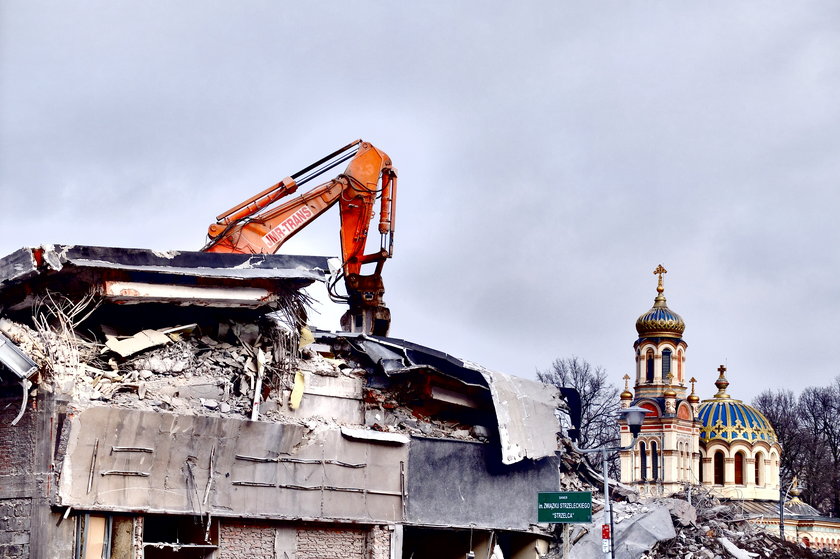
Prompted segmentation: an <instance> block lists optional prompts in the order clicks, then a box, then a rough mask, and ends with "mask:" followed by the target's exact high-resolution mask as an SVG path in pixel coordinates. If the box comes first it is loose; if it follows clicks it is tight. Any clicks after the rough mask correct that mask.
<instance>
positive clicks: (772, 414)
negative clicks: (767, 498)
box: [752, 389, 806, 485]
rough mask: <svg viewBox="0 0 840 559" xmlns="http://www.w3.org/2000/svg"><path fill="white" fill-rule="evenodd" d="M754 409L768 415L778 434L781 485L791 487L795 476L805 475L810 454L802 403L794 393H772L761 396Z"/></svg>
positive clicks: (768, 392)
mask: <svg viewBox="0 0 840 559" xmlns="http://www.w3.org/2000/svg"><path fill="white" fill-rule="evenodd" d="M752 405H753V407H755V408H756V409H757V410H758V411H760V412H761V413H763V414H764V417H766V418H767V420H768V421H769V422H770V424H771V425H772V426H773V429H774V430H775V431H776V437H777V438H778V440H779V444H780V445H782V460H781V471H780V475H781V481H782V484H784V485H787V484H788V483H790V480H791V479H793V476H801V475H802V460H803V456H804V453H805V450H806V442H805V438H804V437H803V426H802V417H801V416H800V414H799V401H798V399H797V397H796V395H795V394H794V393H793V392H792V391H791V390H778V391H775V390H769V389H768V390H765V391H764V392H762V393H761V394H759V395H758V396H757V397H756V398H755V399H754V400H753V402H752Z"/></svg>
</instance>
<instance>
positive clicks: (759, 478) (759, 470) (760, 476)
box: [755, 452, 764, 487]
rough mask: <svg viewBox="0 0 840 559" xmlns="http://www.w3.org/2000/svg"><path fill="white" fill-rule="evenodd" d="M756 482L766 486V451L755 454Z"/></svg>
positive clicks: (758, 484)
mask: <svg viewBox="0 0 840 559" xmlns="http://www.w3.org/2000/svg"><path fill="white" fill-rule="evenodd" d="M755 484H756V485H757V486H759V487H764V453H762V452H759V453H758V454H756V455H755Z"/></svg>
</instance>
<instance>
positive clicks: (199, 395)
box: [0, 296, 489, 441]
mask: <svg viewBox="0 0 840 559" xmlns="http://www.w3.org/2000/svg"><path fill="white" fill-rule="evenodd" d="M54 300H58V297H57V296H56V297H55V299H54ZM54 300H50V303H49V304H44V305H41V306H39V307H38V308H37V310H38V311H39V312H40V314H34V313H33V318H32V321H31V323H30V324H29V325H27V324H25V323H23V322H16V321H12V320H10V319H8V318H3V319H0V332H3V333H4V334H5V335H7V336H8V337H9V338H10V339H11V340H12V341H13V342H14V343H16V344H17V345H18V346H19V347H20V348H21V349H22V350H23V351H25V352H26V353H27V354H28V355H30V356H31V357H32V358H33V359H34V360H35V362H36V363H37V364H38V365H39V369H40V373H39V374H40V377H39V378H37V379H35V382H34V385H33V386H34V387H33V389H32V394H31V395H32V396H34V395H35V393H36V391H37V390H46V391H52V390H58V391H59V392H62V393H65V394H68V395H70V396H71V401H72V403H73V406H74V407H76V408H77V409H83V408H85V407H89V406H94V405H109V406H116V407H122V408H132V409H145V410H157V411H164V412H172V413H177V414H186V415H211V416H224V417H240V418H242V417H244V418H249V419H252V420H257V419H259V420H262V421H271V422H278V423H298V424H305V425H307V426H312V425H313V424H318V423H321V424H330V425H354V426H357V425H360V424H364V425H366V426H367V427H368V428H371V429H374V430H377V431H383V432H393V433H404V434H410V435H418V436H426V437H433V438H450V439H459V440H474V441H487V440H488V437H489V429H488V427H485V426H484V425H477V424H474V423H472V424H471V423H464V422H461V421H459V420H458V418H456V417H449V416H446V415H445V414H443V415H441V414H438V413H432V412H433V411H434V410H429V409H425V408H423V406H422V405H421V404H420V400H421V398H420V396H419V392H421V391H422V390H421V383H412V379H411V378H410V377H406V378H400V379H399V381H397V382H394V383H391V384H388V383H387V382H386V383H384V385H383V383H381V382H380V384H379V385H378V386H370V385H369V384H370V383H371V379H372V378H373V377H374V376H375V375H373V374H372V372H373V368H372V367H371V364H370V363H364V362H362V361H361V360H359V359H358V358H357V356H354V355H353V354H352V353H350V352H348V351H346V348H344V347H342V343H332V344H331V343H322V342H320V341H319V342H316V340H315V337H314V335H313V334H312V332H311V331H310V330H309V329H308V328H306V327H304V326H302V324H301V323H300V321H297V320H295V319H294V317H292V319H291V320H290V317H289V316H288V314H286V315H284V314H282V313H280V314H278V313H273V314H263V315H258V316H249V317H248V321H244V320H242V321H239V320H235V319H231V318H228V317H225V318H222V319H217V320H208V318H207V316H203V315H197V316H195V317H194V316H190V315H187V317H188V318H197V319H198V320H197V321H196V322H192V323H189V324H182V325H173V326H167V327H164V328H154V327H143V326H149V324H148V322H147V323H144V322H143V321H134V320H132V321H123V322H114V321H113V320H112V321H111V323H110V324H109V323H106V322H103V321H99V320H96V319H97V318H98V316H99V315H98V314H97V313H94V311H95V310H96V307H97V306H98V305H97V304H96V303H95V302H94V301H93V300H89V301H86V302H85V304H84V305H78V304H75V305H73V306H72V312H70V311H68V309H69V308H70V307H69V306H68V305H67V304H64V303H62V304H57V303H55V302H54ZM106 310H107V309H106ZM106 315H107V313H106ZM91 316H93V319H90V317H91ZM111 318H112V319H113V315H111ZM179 318H184V316H179ZM159 320H160V317H158V321H159ZM127 332H130V333H127ZM319 387H321V388H320V390H319ZM335 387H338V388H339V389H340V390H336V389H335ZM312 394H314V396H313V395H312ZM319 394H320V395H324V396H327V397H329V396H339V397H340V398H342V399H344V400H346V401H348V402H355V404H353V405H355V406H356V407H357V408H358V412H357V413H356V414H355V415H354V416H352V417H351V416H349V415H347V414H344V416H342V414H341V413H340V411H336V410H330V409H329V406H320V407H318V408H316V407H312V406H311V400H310V399H311V398H316V397H317V395H319ZM308 402H309V404H308ZM307 405H309V406H310V408H309V409H306V408H307Z"/></svg>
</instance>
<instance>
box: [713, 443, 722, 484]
mask: <svg viewBox="0 0 840 559" xmlns="http://www.w3.org/2000/svg"><path fill="white" fill-rule="evenodd" d="M712 470H713V475H714V480H715V481H714V483H715V485H723V452H720V451H718V452H715V455H714V459H713V460H712Z"/></svg>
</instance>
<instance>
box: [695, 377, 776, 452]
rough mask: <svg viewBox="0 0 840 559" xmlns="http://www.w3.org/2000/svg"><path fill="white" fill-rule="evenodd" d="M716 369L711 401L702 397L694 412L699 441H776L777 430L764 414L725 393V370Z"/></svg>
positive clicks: (727, 384) (727, 383) (727, 382)
mask: <svg viewBox="0 0 840 559" xmlns="http://www.w3.org/2000/svg"><path fill="white" fill-rule="evenodd" d="M719 370H720V377H719V378H718V379H717V381H716V382H715V386H717V387H718V392H717V394H715V397H714V398H712V399H711V400H704V401H703V403H702V404H700V409H699V411H698V412H697V419H698V420H700V423H701V427H700V440H701V441H705V442H709V441H713V440H722V441H726V442H730V443H731V442H734V441H747V442H749V443H755V442H759V441H764V442H767V443H770V444H773V443H775V442H777V438H776V431H774V430H773V426H772V425H770V422H769V421H768V420H767V418H766V417H764V414H762V413H761V412H760V411H758V410H757V409H755V408H754V407H752V406H748V405H747V404H745V403H743V402H741V400H733V399H732V398H730V397H729V394H727V393H726V387H727V386H729V381H728V380H726V378H725V377H724V376H723V373H724V371H725V370H726V369H725V368H724V367H723V366H721V368H720V369H719Z"/></svg>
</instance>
